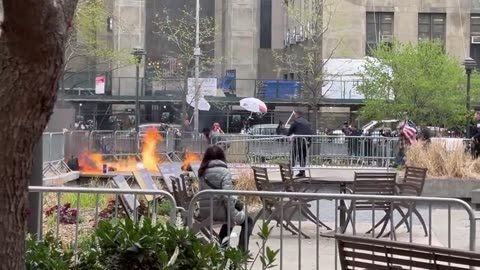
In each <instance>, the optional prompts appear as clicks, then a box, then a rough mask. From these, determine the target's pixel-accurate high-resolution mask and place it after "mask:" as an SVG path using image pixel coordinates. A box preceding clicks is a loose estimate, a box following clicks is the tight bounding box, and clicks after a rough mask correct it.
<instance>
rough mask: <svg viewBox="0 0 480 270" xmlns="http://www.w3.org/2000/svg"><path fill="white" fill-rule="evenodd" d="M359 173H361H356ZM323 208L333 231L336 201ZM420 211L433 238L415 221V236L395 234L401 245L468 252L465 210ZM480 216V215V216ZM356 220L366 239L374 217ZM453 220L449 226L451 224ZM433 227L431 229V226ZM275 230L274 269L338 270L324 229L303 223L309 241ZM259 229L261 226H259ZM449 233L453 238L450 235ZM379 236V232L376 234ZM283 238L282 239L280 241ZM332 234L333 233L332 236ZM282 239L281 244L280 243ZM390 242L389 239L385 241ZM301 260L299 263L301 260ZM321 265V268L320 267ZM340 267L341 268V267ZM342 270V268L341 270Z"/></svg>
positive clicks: (336, 173) (334, 173)
mask: <svg viewBox="0 0 480 270" xmlns="http://www.w3.org/2000/svg"><path fill="white" fill-rule="evenodd" d="M357 171H358V170H357ZM353 174H354V170H340V169H338V170H332V169H328V170H315V171H312V176H315V177H317V176H322V177H335V178H339V177H345V178H353ZM271 178H272V180H274V181H278V180H279V179H280V176H279V174H278V173H271ZM324 191H325V192H333V193H334V192H335V190H334V189H333V190H331V189H326V190H324ZM319 205H320V208H319V209H318V210H319V211H318V213H320V215H319V217H320V219H321V220H322V221H324V222H325V223H326V224H327V225H328V226H330V227H332V228H333V227H334V221H335V211H334V209H335V203H334V202H333V201H326V200H322V201H320V203H319ZM311 210H312V212H313V213H317V209H316V203H315V202H314V203H313V206H312V207H311ZM419 211H420V213H421V215H422V216H423V217H424V219H425V221H426V222H427V226H428V227H430V226H431V230H432V234H431V236H429V237H425V235H424V232H423V229H422V227H421V226H420V223H419V222H418V221H416V219H415V218H414V219H413V223H414V226H413V231H412V234H411V235H410V233H408V232H407V230H406V227H405V226H402V227H400V228H399V229H397V231H396V236H397V240H398V241H406V242H409V241H410V238H411V241H412V242H414V243H419V244H429V243H431V245H435V246H444V247H448V246H449V245H450V246H451V247H452V248H457V249H466V250H468V248H469V229H470V225H469V219H468V215H467V214H466V212H465V210H463V209H461V208H460V207H457V206H453V207H452V208H451V214H450V216H449V214H448V207H447V206H446V205H432V210H431V216H430V214H429V213H430V211H429V208H428V207H427V206H426V205H423V206H419ZM478 215H479V216H480V213H478ZM375 216H376V219H377V220H378V219H379V218H381V217H382V213H381V212H378V211H376V213H375ZM356 220H357V222H356V223H357V226H356V228H357V234H358V235H366V234H365V232H366V231H367V230H368V229H369V228H371V223H372V215H371V212H369V211H367V213H365V212H358V214H357V216H356ZM394 220H397V221H398V220H399V215H395V216H394ZM449 220H450V225H449V222H448V221H449ZM294 224H295V225H296V226H299V221H295V222H294ZM430 224H431V225H430ZM270 225H271V226H274V229H273V231H272V235H271V237H270V239H269V240H268V242H267V245H268V246H270V247H272V248H273V249H280V247H281V249H282V253H281V254H279V255H278V263H277V267H275V268H274V269H336V268H335V266H336V262H335V257H336V256H335V255H336V246H335V241H334V240H333V239H332V238H328V237H324V236H322V234H323V233H327V232H328V231H327V230H326V229H325V228H320V229H318V231H317V227H316V226H315V225H314V224H313V223H312V222H308V221H301V228H302V231H303V232H304V233H306V234H307V235H308V236H309V237H310V239H305V238H304V237H301V238H299V237H298V236H296V235H292V234H291V233H290V232H288V231H286V230H281V229H280V227H275V225H276V223H275V222H272V223H270ZM257 226H258V223H257ZM449 231H450V234H449ZM235 232H236V233H237V234H238V233H239V228H236V229H235ZM377 232H378V231H377ZM257 233H258V228H256V229H255V231H254V235H253V236H252V238H251V242H250V250H251V252H252V253H253V254H256V252H257V251H258V249H259V248H258V245H261V243H262V242H261V239H260V238H259V237H258V236H257ZM347 233H349V234H351V233H352V230H351V226H350V227H349V229H348V230H347ZM281 234H282V236H283V237H280V236H281ZM330 234H331V233H330ZM237 239H238V238H235V239H232V243H233V244H235V243H236V241H237ZM281 239H282V240H281ZM386 239H388V238H386ZM479 242H480V237H479V236H477V237H476V248H477V250H480V243H479ZM299 258H300V260H299ZM280 259H281V261H282V267H280V265H278V264H280ZM259 261H260V260H257V262H256V263H255V265H254V266H253V268H252V269H262V268H261V265H260V262H259ZM317 264H318V265H317ZM338 267H339V265H338ZM338 269H339V268H338Z"/></svg>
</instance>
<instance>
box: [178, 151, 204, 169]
mask: <svg viewBox="0 0 480 270" xmlns="http://www.w3.org/2000/svg"><path fill="white" fill-rule="evenodd" d="M201 160H202V159H201V157H200V155H199V154H197V153H193V152H190V151H189V150H185V158H184V160H183V163H182V170H184V171H188V170H189V168H190V164H191V163H192V162H195V161H201Z"/></svg>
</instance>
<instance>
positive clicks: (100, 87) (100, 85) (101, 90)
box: [95, 76, 105, 95]
mask: <svg viewBox="0 0 480 270" xmlns="http://www.w3.org/2000/svg"><path fill="white" fill-rule="evenodd" d="M95 94H96V95H103V94H105V76H98V77H96V78H95Z"/></svg>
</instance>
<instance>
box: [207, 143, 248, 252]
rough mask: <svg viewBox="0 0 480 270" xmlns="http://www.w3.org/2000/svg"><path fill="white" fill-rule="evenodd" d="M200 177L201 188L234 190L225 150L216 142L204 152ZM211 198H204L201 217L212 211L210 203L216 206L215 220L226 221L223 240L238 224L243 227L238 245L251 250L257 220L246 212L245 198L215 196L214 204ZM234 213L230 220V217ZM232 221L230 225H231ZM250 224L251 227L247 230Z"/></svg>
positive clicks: (221, 240)
mask: <svg viewBox="0 0 480 270" xmlns="http://www.w3.org/2000/svg"><path fill="white" fill-rule="evenodd" d="M198 176H199V180H200V190H206V189H221V190H233V189H234V188H233V183H232V175H231V173H230V170H229V169H228V167H227V163H226V159H225V153H224V152H223V149H222V148H220V147H218V146H216V145H212V146H210V147H208V148H207V150H206V151H205V154H204V156H203V160H202V163H201V164H200V169H199V170H198ZM210 202H211V201H210V198H204V199H202V200H200V214H199V219H205V218H207V217H209V215H210V207H213V220H214V221H217V222H225V224H223V226H222V228H221V229H220V233H219V237H220V243H223V242H224V239H225V238H226V237H227V236H229V235H228V232H231V231H232V229H233V227H234V226H235V225H240V226H241V227H242V229H241V232H240V239H239V242H238V248H239V249H241V250H244V251H247V250H248V243H249V239H250V235H251V234H252V231H253V226H254V224H253V220H252V219H251V218H250V217H249V216H247V215H246V214H245V209H244V206H243V202H241V201H240V200H238V199H237V198H236V196H230V197H227V196H215V197H214V198H213V205H210ZM228 217H230V222H229V221H228ZM228 225H230V228H228ZM247 228H248V231H247Z"/></svg>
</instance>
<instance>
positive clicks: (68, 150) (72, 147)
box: [65, 130, 90, 159]
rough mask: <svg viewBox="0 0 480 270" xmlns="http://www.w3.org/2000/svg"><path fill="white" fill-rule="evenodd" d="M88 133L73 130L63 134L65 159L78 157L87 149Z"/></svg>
mask: <svg viewBox="0 0 480 270" xmlns="http://www.w3.org/2000/svg"><path fill="white" fill-rule="evenodd" d="M89 135H90V132H89V131H85V130H75V131H70V132H67V133H65V158H67V159H69V158H71V157H79V156H80V154H81V153H82V152H83V151H87V150H88V149H89Z"/></svg>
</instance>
